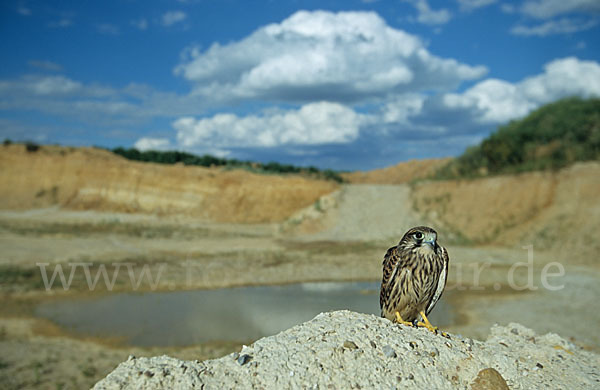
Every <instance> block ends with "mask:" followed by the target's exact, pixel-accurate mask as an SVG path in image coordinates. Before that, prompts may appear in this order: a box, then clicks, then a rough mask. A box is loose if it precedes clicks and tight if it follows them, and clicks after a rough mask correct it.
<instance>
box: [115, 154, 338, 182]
mask: <svg viewBox="0 0 600 390" xmlns="http://www.w3.org/2000/svg"><path fill="white" fill-rule="evenodd" d="M112 152H113V153H115V154H118V155H119V156H123V157H125V158H126V159H129V160H135V161H144V162H154V163H159V164H177V163H182V164H185V165H197V166H202V167H212V166H215V167H225V168H230V169H247V170H249V171H252V172H256V173H271V174H299V175H305V176H310V177H314V178H317V179H325V180H334V181H336V182H338V183H342V182H344V179H343V178H342V176H340V174H339V173H338V172H336V171H333V170H331V169H325V170H320V169H318V168H316V167H313V166H310V167H297V166H295V165H290V164H280V163H277V162H269V163H267V164H262V163H258V162H252V161H241V160H237V159H228V158H220V157H215V156H211V155H208V154H205V155H203V156H197V155H195V154H191V153H186V152H180V151H176V150H169V151H158V150H147V151H139V150H137V149H135V148H129V149H125V148H121V147H119V148H115V149H112Z"/></svg>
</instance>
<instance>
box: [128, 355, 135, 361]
mask: <svg viewBox="0 0 600 390" xmlns="http://www.w3.org/2000/svg"><path fill="white" fill-rule="evenodd" d="M130 360H135V355H129V357H127V361H130Z"/></svg>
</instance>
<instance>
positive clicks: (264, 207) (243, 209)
mask: <svg viewBox="0 0 600 390" xmlns="http://www.w3.org/2000/svg"><path fill="white" fill-rule="evenodd" d="M336 188H337V185H336V184H335V183H333V182H331V181H324V180H312V179H307V178H303V177H299V176H275V175H258V174H253V173H250V172H247V171H242V170H233V171H225V170H221V169H217V168H215V169H208V168H202V167H193V166H183V165H161V164H152V163H139V162H133V161H128V160H125V159H124V158H121V157H119V156H116V155H114V154H112V153H110V152H108V151H105V150H100V149H93V148H65V147H53V146H44V147H42V148H40V149H39V150H38V151H36V152H27V151H25V147H24V146H23V145H11V146H3V147H2V148H1V153H0V200H1V203H2V207H3V208H4V209H29V208H39V207H47V206H51V205H60V206H63V207H66V208H71V209H83V210H88V209H93V210H108V211H125V212H141V213H157V214H185V215H188V216H195V217H199V218H205V219H208V220H213V221H219V222H243V223H246V222H277V221H282V220H284V219H285V218H287V217H289V216H290V215H291V214H293V213H294V212H295V211H297V210H299V209H301V208H303V207H306V206H308V205H310V204H313V203H314V202H315V201H316V200H317V199H318V198H319V197H320V196H322V195H324V194H327V193H329V192H331V191H334V190H335V189H336Z"/></svg>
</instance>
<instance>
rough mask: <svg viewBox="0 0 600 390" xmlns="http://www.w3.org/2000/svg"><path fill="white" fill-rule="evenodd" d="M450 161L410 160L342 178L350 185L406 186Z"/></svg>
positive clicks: (348, 174) (439, 159) (448, 159)
mask: <svg viewBox="0 0 600 390" xmlns="http://www.w3.org/2000/svg"><path fill="white" fill-rule="evenodd" d="M450 160H451V159H450V158H438V159H430V160H410V161H405V162H401V163H399V164H396V165H393V166H391V167H386V168H382V169H375V170H372V171H366V172H363V171H357V172H350V173H344V174H342V177H343V178H344V179H346V180H347V181H349V182H350V183H357V184H358V183H360V184H404V183H409V182H411V181H413V180H415V179H422V178H425V177H427V176H430V175H431V174H432V173H434V172H435V171H436V169H438V168H440V167H441V166H442V165H444V164H446V163H447V162H448V161H450Z"/></svg>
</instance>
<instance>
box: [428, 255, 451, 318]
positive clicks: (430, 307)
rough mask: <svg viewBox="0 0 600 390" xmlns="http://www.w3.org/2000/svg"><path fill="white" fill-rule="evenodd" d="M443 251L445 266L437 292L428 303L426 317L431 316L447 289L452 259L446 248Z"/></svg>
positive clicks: (439, 279)
mask: <svg viewBox="0 0 600 390" xmlns="http://www.w3.org/2000/svg"><path fill="white" fill-rule="evenodd" d="M441 249H442V261H443V265H442V269H441V271H440V274H439V276H438V281H437V285H436V288H435V292H434V293H433V294H432V295H431V299H429V302H428V303H427V306H426V308H427V309H426V310H425V314H426V315H427V314H429V313H430V312H431V310H433V307H434V306H435V304H436V303H437V301H439V299H440V298H441V296H442V293H443V292H444V288H445V287H446V281H447V280H448V263H449V262H450V257H449V256H448V251H447V250H446V248H444V247H441Z"/></svg>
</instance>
